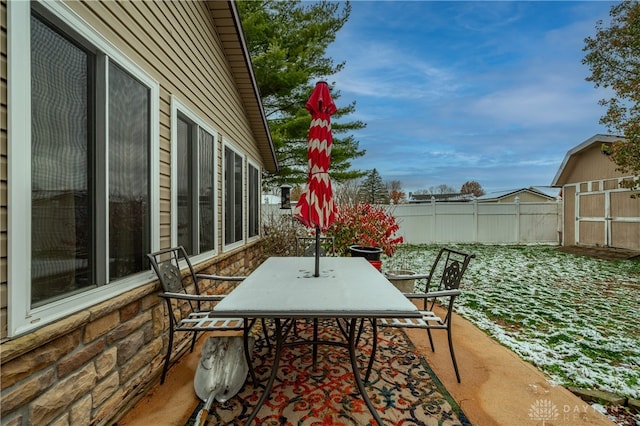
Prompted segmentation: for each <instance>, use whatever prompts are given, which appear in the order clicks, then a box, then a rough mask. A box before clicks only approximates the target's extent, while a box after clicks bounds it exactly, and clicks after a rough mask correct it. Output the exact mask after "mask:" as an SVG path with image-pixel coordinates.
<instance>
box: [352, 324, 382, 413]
mask: <svg viewBox="0 0 640 426" xmlns="http://www.w3.org/2000/svg"><path fill="white" fill-rule="evenodd" d="M356 322H357V318H352V319H351V325H350V327H349V358H350V359H351V369H352V370H353V376H354V377H355V379H356V385H357V386H358V391H359V392H360V395H361V396H362V399H364V402H365V404H367V407H368V408H369V411H370V412H371V415H372V416H373V418H374V420H375V421H376V422H378V424H379V425H383V424H384V423H382V419H380V416H379V415H378V412H377V411H376V407H374V406H373V403H372V402H371V400H370V399H369V396H368V395H367V391H366V389H365V388H364V382H363V381H362V378H361V377H360V372H359V370H358V361H357V359H356ZM372 359H373V358H372Z"/></svg>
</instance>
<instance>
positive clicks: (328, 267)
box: [211, 257, 420, 425]
mask: <svg viewBox="0 0 640 426" xmlns="http://www.w3.org/2000/svg"><path fill="white" fill-rule="evenodd" d="M314 270H315V259H314V258H312V257H271V258H269V259H267V260H266V261H265V262H264V263H263V264H262V265H260V266H259V267H258V268H256V270H255V271H254V272H252V273H251V274H250V275H249V276H248V277H247V278H246V279H245V280H244V281H243V282H242V283H240V285H239V286H238V287H236V289H234V290H233V291H232V292H231V293H229V294H228V295H227V296H226V297H225V298H224V299H223V300H222V301H220V302H219V303H218V304H217V305H216V307H215V308H214V310H213V311H212V312H211V316H215V317H243V318H252V319H255V318H270V319H273V320H274V322H275V326H276V332H275V336H276V352H275V357H274V363H273V367H272V370H271V375H270V377H269V380H268V381H267V384H266V386H265V389H264V393H263V394H262V396H261V398H260V400H259V401H258V404H257V405H256V407H255V409H254V411H253V412H252V413H251V416H250V417H249V419H248V420H247V422H246V424H247V425H248V424H250V423H251V421H252V420H253V419H254V417H255V416H256V414H257V413H258V411H259V410H260V408H261V406H262V405H263V404H264V402H265V401H266V399H267V398H268V397H269V392H270V391H271V388H272V387H273V383H274V381H275V379H276V376H277V370H278V365H279V362H280V355H281V353H282V348H283V346H287V345H292V344H302V343H305V344H314V345H317V344H329V345H335V346H344V347H347V348H348V349H349V358H350V361H351V368H352V370H353V375H354V377H355V382H356V385H357V387H358V391H359V392H360V394H361V395H362V398H363V399H364V401H365V403H366V404H367V407H368V408H369V411H370V412H371V414H372V416H373V418H374V419H375V420H376V421H377V422H378V424H380V425H382V424H383V423H382V421H381V419H380V417H379V415H378V413H377V411H376V409H375V407H374V406H373V404H372V403H371V400H370V399H369V397H368V396H367V393H366V390H365V387H364V382H363V380H362V378H361V377H360V373H359V370H358V365H357V360H356V328H357V327H356V323H357V320H358V319H372V324H373V325H374V327H375V319H376V318H408V317H419V316H420V314H419V312H418V310H417V308H416V306H415V305H414V304H413V303H412V302H410V301H409V300H408V299H407V298H406V297H405V296H404V295H403V294H402V293H401V292H400V291H399V290H398V289H397V288H396V287H394V286H393V284H391V283H390V282H389V281H388V280H387V279H386V278H385V277H384V275H383V274H381V273H380V272H379V271H378V270H376V269H375V268H374V267H373V266H371V264H369V262H367V261H366V260H365V259H364V258H357V257H354V258H351V257H323V258H322V259H320V276H319V277H314V276H313V275H314ZM296 318H308V319H314V320H317V319H321V318H335V319H342V320H346V321H347V323H348V324H349V326H348V327H347V328H346V330H345V333H344V334H345V337H346V341H345V342H340V343H337V342H333V341H318V340H306V341H297V342H294V343H290V342H286V343H285V337H286V335H287V333H288V332H289V331H290V330H291V327H292V322H291V321H289V320H291V319H296ZM283 320H284V322H283ZM248 322H249V321H245V324H246V323H248ZM374 332H375V330H374ZM247 334H248V329H245V339H246V338H247ZM314 339H315V338H314ZM375 340H376V339H374V345H375V343H376V342H375ZM245 347H247V345H245ZM374 354H375V348H374V349H373V353H372V356H371V359H370V361H369V368H368V371H369V370H370V368H371V364H372V362H373V357H374ZM246 355H247V361H248V362H249V370H250V372H251V373H252V376H251V377H252V379H253V381H254V384H256V383H257V382H256V381H255V375H254V372H253V368H252V365H251V362H250V357H249V354H246ZM366 377H368V372H367V376H366Z"/></svg>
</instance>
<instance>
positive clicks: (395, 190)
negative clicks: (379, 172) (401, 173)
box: [386, 180, 407, 204]
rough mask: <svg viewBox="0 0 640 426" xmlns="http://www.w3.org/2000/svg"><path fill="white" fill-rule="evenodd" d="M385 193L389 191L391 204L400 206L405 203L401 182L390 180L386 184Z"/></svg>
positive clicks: (405, 197)
mask: <svg viewBox="0 0 640 426" xmlns="http://www.w3.org/2000/svg"><path fill="white" fill-rule="evenodd" d="M386 187H387V191H389V198H390V199H391V203H392V204H400V203H402V202H404V201H406V199H407V196H406V194H405V193H404V192H403V191H402V182H400V181H399V180H391V181H388V182H387V183H386Z"/></svg>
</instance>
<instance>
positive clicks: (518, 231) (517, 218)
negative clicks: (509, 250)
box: [515, 197, 520, 244]
mask: <svg viewBox="0 0 640 426" xmlns="http://www.w3.org/2000/svg"><path fill="white" fill-rule="evenodd" d="M515 202H516V204H515V207H516V244H520V197H516V199H515Z"/></svg>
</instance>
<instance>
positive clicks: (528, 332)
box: [383, 244, 640, 398]
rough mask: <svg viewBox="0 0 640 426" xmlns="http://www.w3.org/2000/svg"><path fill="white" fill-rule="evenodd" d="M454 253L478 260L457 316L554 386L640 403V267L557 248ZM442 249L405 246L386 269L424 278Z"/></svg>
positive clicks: (477, 247)
mask: <svg viewBox="0 0 640 426" xmlns="http://www.w3.org/2000/svg"><path fill="white" fill-rule="evenodd" d="M450 246H451V247H453V248H457V249H459V250H462V251H467V252H472V253H475V254H476V258H475V259H473V260H472V261H471V264H470V266H469V269H468V270H467V272H466V273H465V277H464V278H463V283H462V286H461V289H462V290H463V294H462V296H461V297H460V303H459V304H458V306H457V308H456V311H457V312H458V313H459V314H460V315H462V316H464V317H465V318H467V319H468V320H469V321H471V322H472V323H474V324H475V325H476V326H478V327H479V328H481V329H483V330H485V331H486V332H487V333H488V334H490V335H491V336H492V337H493V338H494V339H496V340H497V341H499V342H500V343H501V344H503V345H505V346H506V347H508V348H510V349H511V350H513V351H514V352H515V353H517V354H518V355H519V356H520V357H521V358H522V359H524V360H526V361H528V362H531V363H532V364H534V365H535V366H537V367H538V368H539V369H540V370H542V371H544V372H545V373H546V374H547V375H548V376H549V378H550V380H551V381H553V382H556V383H560V384H563V385H571V386H578V387H585V388H593V389H600V390H604V391H609V392H613V393H616V394H619V395H624V396H627V397H631V398H640V330H639V329H638V324H640V302H639V299H640V296H639V295H640V262H637V261H605V260H600V259H594V258H589V257H583V256H576V255H572V254H568V253H563V252H560V251H558V250H556V249H555V248H554V247H552V246H531V245H529V246H505V245H495V246H494V245H491V246H490V245H463V244H453V245H450ZM440 247H441V246H437V245H421V246H409V245H404V246H401V247H400V248H399V249H398V252H397V253H396V254H395V255H394V256H393V257H383V268H384V270H392V269H410V270H414V271H416V272H421V273H426V272H428V271H429V268H430V267H431V263H432V262H433V259H435V257H436V255H437V253H438V250H439V249H440ZM421 286H422V287H421ZM416 288H417V289H420V290H422V289H424V283H417V284H416Z"/></svg>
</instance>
